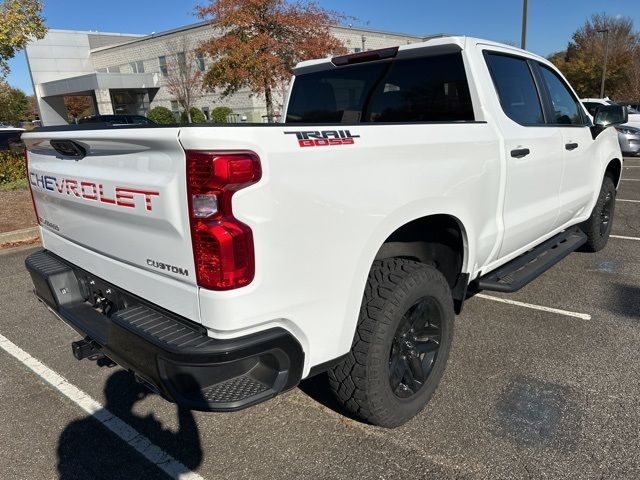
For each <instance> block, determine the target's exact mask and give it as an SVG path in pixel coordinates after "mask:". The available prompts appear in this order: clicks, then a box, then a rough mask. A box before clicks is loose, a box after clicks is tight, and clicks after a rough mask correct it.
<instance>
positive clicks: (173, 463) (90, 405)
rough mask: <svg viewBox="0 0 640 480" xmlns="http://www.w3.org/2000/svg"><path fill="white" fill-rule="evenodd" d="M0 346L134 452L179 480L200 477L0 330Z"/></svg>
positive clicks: (199, 479) (200, 478)
mask: <svg viewBox="0 0 640 480" xmlns="http://www.w3.org/2000/svg"><path fill="white" fill-rule="evenodd" d="M0 348H2V349H3V350H4V351H5V352H7V353H8V354H9V355H12V356H13V357H15V358H17V359H18V360H19V361H20V362H22V363H23V364H24V365H25V366H27V367H28V368H29V369H31V370H32V371H33V372H34V373H35V374H36V375H38V376H39V377H40V378H41V379H42V380H44V381H45V382H47V383H48V384H50V385H51V386H52V387H53V388H55V389H56V390H58V392H60V393H61V394H62V395H64V396H65V397H67V398H68V399H69V400H71V401H72V402H73V403H75V404H76V405H78V406H79V407H80V408H81V409H82V410H84V411H85V412H87V413H88V414H89V415H91V416H92V417H93V418H95V419H96V420H98V421H99V422H100V423H102V424H103V425H104V426H105V427H106V428H108V429H109V430H111V431H112V432H113V433H115V434H116V435H117V436H118V437H120V438H121V439H122V440H123V441H124V442H125V443H127V444H128V445H129V446H130V447H131V448H133V449H134V450H135V451H136V452H138V453H139V454H141V455H142V456H143V457H144V458H146V459H147V460H149V461H150V462H151V463H153V464H155V465H156V466H157V467H158V468H160V469H161V470H162V471H163V472H165V473H166V474H167V475H169V476H170V477H171V478H175V479H180V480H187V479H188V480H204V479H203V478H202V477H201V476H200V475H198V474H197V473H194V472H192V471H191V470H189V469H188V468H187V467H186V466H185V465H184V464H182V463H181V462H179V461H178V460H176V459H175V458H173V457H172V456H171V455H169V454H168V453H166V452H165V451H164V450H162V449H161V448H160V447H158V446H157V445H155V444H153V443H151V441H150V440H149V439H148V438H147V437H145V436H144V435H142V434H141V433H140V432H138V431H137V430H136V429H135V428H133V427H131V426H130V425H129V424H128V423H126V422H124V421H123V420H121V419H120V418H118V417H117V416H115V415H114V414H113V413H111V412H109V411H108V410H107V409H106V408H104V407H103V406H102V405H101V404H100V403H99V402H97V401H96V400H94V399H93V398H91V397H90V396H89V395H87V394H86V393H84V392H83V391H82V390H80V389H79V388H77V387H76V386H74V385H72V384H71V383H69V382H68V381H67V380H65V379H64V378H63V377H62V376H60V375H58V374H57V373H56V372H54V371H53V370H51V369H50V368H49V367H47V366H46V365H44V364H43V363H41V362H40V361H38V360H37V359H35V358H33V357H32V356H31V355H29V354H28V353H27V352H25V351H24V350H22V349H21V348H20V347H18V346H17V345H16V344H15V343H13V342H12V341H11V340H9V339H8V338H7V337H5V336H3V335H2V334H0Z"/></svg>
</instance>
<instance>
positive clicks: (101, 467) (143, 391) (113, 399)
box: [58, 370, 203, 480]
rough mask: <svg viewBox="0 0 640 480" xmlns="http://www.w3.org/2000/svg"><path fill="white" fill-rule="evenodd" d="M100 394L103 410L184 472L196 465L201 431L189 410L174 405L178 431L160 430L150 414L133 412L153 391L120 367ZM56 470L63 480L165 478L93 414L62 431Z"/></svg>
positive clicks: (200, 452) (159, 423)
mask: <svg viewBox="0 0 640 480" xmlns="http://www.w3.org/2000/svg"><path fill="white" fill-rule="evenodd" d="M104 393H105V398H106V403H105V405H104V408H105V409H106V410H107V411H108V412H110V413H111V414H113V415H115V416H117V417H118V418H120V420H122V421H123V422H125V423H126V424H127V425H129V426H130V427H133V428H134V429H136V430H137V431H138V433H140V434H142V435H144V436H145V437H147V439H149V440H150V441H151V442H152V443H153V444H155V445H156V446H157V447H159V448H160V449H162V450H164V452H166V453H168V454H169V455H171V456H172V457H174V458H175V459H176V460H178V461H179V462H181V463H182V464H183V465H184V466H185V467H186V469H185V471H184V472H183V473H185V474H188V473H189V471H190V470H194V469H195V468H196V467H198V466H199V465H200V463H201V462H202V456H203V454H202V446H201V442H200V434H199V431H198V427H197V425H196V422H195V419H194V416H193V413H192V412H191V411H190V410H187V409H184V408H181V407H178V412H177V414H178V430H177V431H171V430H169V429H166V428H164V427H163V425H162V423H161V422H160V421H159V420H158V419H156V418H155V416H154V414H153V413H151V414H149V415H146V416H140V415H137V414H136V413H134V412H133V409H134V406H135V405H136V404H137V403H138V402H140V401H142V400H144V399H145V398H146V397H147V396H149V395H155V394H154V393H152V392H151V391H149V390H148V389H147V388H146V387H145V386H143V385H141V384H139V383H138V382H136V381H135V379H134V377H133V375H131V374H130V373H129V372H127V371H125V370H118V371H116V372H114V373H113V374H112V375H111V376H110V377H109V378H108V379H107V382H106V384H105V388H104ZM58 472H59V478H60V479H63V480H70V479H85V478H86V479H98V478H100V479H102V478H104V479H115V478H118V479H124V478H136V479H139V478H145V479H150V478H167V476H166V474H164V473H163V472H162V471H161V470H160V469H159V468H158V469H156V468H154V467H152V466H151V464H150V463H149V462H148V460H146V459H145V458H144V457H142V456H141V455H140V454H139V453H138V452H136V451H135V450H133V449H132V448H131V447H130V446H129V445H128V444H127V443H126V442H125V441H124V440H122V439H121V438H119V437H117V436H116V435H115V434H113V433H112V432H110V431H108V430H107V429H106V428H105V427H104V426H102V425H101V424H100V422H99V421H98V420H96V419H95V418H93V417H91V416H88V417H86V418H83V419H81V420H76V421H74V422H72V423H70V424H69V425H68V426H67V427H66V428H65V429H64V431H63V432H62V434H61V435H60V438H59V440H58ZM179 473H182V472H179Z"/></svg>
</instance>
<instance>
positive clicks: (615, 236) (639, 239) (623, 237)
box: [609, 235, 640, 241]
mask: <svg viewBox="0 0 640 480" xmlns="http://www.w3.org/2000/svg"><path fill="white" fill-rule="evenodd" d="M609 236H610V237H611V238H621V239H622V240H638V241H640V238H638V237H625V236H624V235H609Z"/></svg>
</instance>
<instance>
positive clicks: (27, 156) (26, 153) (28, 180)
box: [24, 147, 40, 225]
mask: <svg viewBox="0 0 640 480" xmlns="http://www.w3.org/2000/svg"><path fill="white" fill-rule="evenodd" d="M24 168H26V169H27V183H28V184H29V193H31V203H33V211H34V213H35V214H36V222H38V225H40V215H38V207H36V199H35V198H34V197H33V187H32V186H31V175H29V151H28V150H27V148H26V147H25V148H24Z"/></svg>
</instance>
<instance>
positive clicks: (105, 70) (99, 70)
mask: <svg viewBox="0 0 640 480" xmlns="http://www.w3.org/2000/svg"><path fill="white" fill-rule="evenodd" d="M96 72H98V73H107V69H106V68H99V69H98V70H96Z"/></svg>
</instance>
